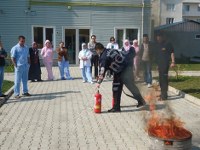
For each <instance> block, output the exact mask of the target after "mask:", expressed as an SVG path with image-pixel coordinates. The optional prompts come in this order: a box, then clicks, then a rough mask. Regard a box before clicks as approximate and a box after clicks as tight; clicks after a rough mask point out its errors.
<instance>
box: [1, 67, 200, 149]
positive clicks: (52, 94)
mask: <svg viewBox="0 0 200 150" xmlns="http://www.w3.org/2000/svg"><path fill="white" fill-rule="evenodd" d="M70 71H71V74H72V76H73V77H74V78H75V80H66V81H61V80H57V79H56V80H55V81H44V82H34V83H29V85H28V86H29V91H30V93H31V94H33V96H31V97H22V98H21V99H19V100H15V99H14V98H13V97H11V98H10V99H9V100H8V101H7V103H6V104H4V105H3V106H2V107H1V108H0V150H78V149H80V150H122V149H123V150H129V149H130V150H149V149H150V148H151V149H153V148H154V146H155V145H154V143H151V142H152V141H151V140H150V138H149V136H148V135H147V133H146V132H145V128H146V121H145V120H146V118H147V117H148V116H149V113H150V112H149V111H148V109H147V110H138V109H137V108H136V107H135V106H136V104H137V102H136V101H134V100H132V99H131V98H129V97H127V96H125V95H124V94H122V102H121V106H122V112H121V113H107V110H108V109H110V108H111V99H112V92H111V85H112V84H111V81H109V80H106V81H105V82H103V83H102V85H101V88H100V92H101V94H102V96H103V99H102V113H101V114H95V113H94V112H93V106H94V94H95V84H89V83H82V80H81V74H80V70H79V68H78V67H71V69H70ZM42 72H43V74H42V79H45V78H46V70H45V69H44V68H42ZM53 72H54V75H55V77H56V78H59V72H58V68H56V67H55V68H54V69H53ZM5 78H6V79H11V80H13V74H7V75H6V76H5ZM139 86H140V89H141V91H142V94H143V95H146V94H147V93H148V90H149V89H147V88H146V87H144V85H140V84H139ZM125 91H127V90H126V89H125ZM169 95H170V98H169V100H167V101H159V102H157V111H158V112H160V111H162V110H164V108H166V106H170V108H171V109H172V110H173V111H174V113H175V114H176V115H177V117H180V119H181V120H182V121H184V122H185V127H186V128H187V129H188V130H190V131H191V132H192V134H193V137H192V145H193V148H192V149H193V150H199V149H200V125H199V124H200V106H199V105H198V104H196V103H193V102H190V101H188V100H187V99H184V98H183V97H182V96H181V95H179V94H177V93H173V92H169Z"/></svg>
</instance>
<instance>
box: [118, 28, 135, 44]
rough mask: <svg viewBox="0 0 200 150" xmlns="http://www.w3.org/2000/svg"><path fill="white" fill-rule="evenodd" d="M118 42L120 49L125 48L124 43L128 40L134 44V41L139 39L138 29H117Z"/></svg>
mask: <svg viewBox="0 0 200 150" xmlns="http://www.w3.org/2000/svg"><path fill="white" fill-rule="evenodd" d="M115 35H116V42H117V43H118V44H119V48H121V47H122V46H123V41H124V40H125V39H128V40H129V41H130V43H131V44H132V41H133V40H134V39H138V29H134V28H121V29H115Z"/></svg>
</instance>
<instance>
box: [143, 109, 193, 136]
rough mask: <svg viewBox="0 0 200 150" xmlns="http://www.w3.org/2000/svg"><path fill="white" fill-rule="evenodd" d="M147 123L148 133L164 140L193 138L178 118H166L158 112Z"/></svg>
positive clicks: (153, 113)
mask: <svg viewBox="0 0 200 150" xmlns="http://www.w3.org/2000/svg"><path fill="white" fill-rule="evenodd" d="M151 115H152V116H151V117H150V119H149V120H148V123H147V131H148V134H149V135H151V136H155V137H158V138H162V139H176V140H180V139H185V138H188V137H190V136H191V133H190V132H189V131H187V130H186V129H185V128H184V127H183V124H184V123H183V122H182V121H181V120H180V119H178V118H176V117H170V118H167V117H164V116H162V115H159V114H158V113H156V112H152V114H151Z"/></svg>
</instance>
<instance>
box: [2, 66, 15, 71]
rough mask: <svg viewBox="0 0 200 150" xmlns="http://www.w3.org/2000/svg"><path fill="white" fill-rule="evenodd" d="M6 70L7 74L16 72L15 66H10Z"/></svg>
mask: <svg viewBox="0 0 200 150" xmlns="http://www.w3.org/2000/svg"><path fill="white" fill-rule="evenodd" d="M4 69H5V70H4V71H5V72H14V67H13V65H8V66H5V68H4Z"/></svg>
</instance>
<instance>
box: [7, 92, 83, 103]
mask: <svg viewBox="0 0 200 150" xmlns="http://www.w3.org/2000/svg"><path fill="white" fill-rule="evenodd" d="M69 93H81V92H80V91H62V92H53V93H44V94H32V96H30V97H28V96H27V97H23V96H22V97H21V98H20V99H14V98H11V99H9V100H8V101H7V102H6V104H9V103H16V102H26V101H35V100H48V101H49V100H53V99H56V98H58V97H60V98H61V97H65V96H63V95H64V94H69Z"/></svg>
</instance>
